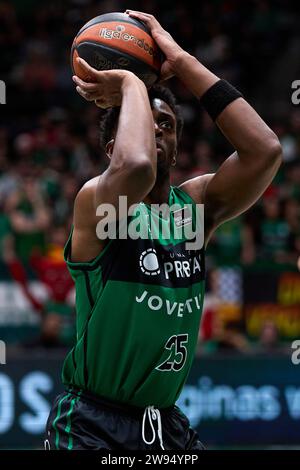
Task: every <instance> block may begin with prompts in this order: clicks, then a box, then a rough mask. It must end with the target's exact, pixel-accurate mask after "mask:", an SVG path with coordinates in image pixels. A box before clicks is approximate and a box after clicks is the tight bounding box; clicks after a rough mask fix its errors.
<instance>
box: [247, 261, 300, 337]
mask: <svg viewBox="0 0 300 470" xmlns="http://www.w3.org/2000/svg"><path fill="white" fill-rule="evenodd" d="M243 303H244V309H243V314H244V320H245V328H246V332H247V333H248V335H249V336H251V337H254V338H255V337H258V336H259V334H260V332H261V329H262V326H263V324H264V323H265V322H266V321H268V320H271V321H273V322H274V324H275V325H276V327H277V329H278V332H279V335H280V337H281V338H282V339H292V338H299V337H300V274H299V273H297V272H276V271H270V270H268V271H266V272H260V271H256V272H251V271H250V272H247V271H246V272H244V273H243Z"/></svg>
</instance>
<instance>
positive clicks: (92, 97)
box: [76, 86, 95, 101]
mask: <svg viewBox="0 0 300 470" xmlns="http://www.w3.org/2000/svg"><path fill="white" fill-rule="evenodd" d="M76 91H77V93H79V94H80V96H82V98H84V99H85V100H87V101H94V100H95V94H94V93H88V92H87V91H84V90H83V89H82V88H81V87H80V86H77V87H76Z"/></svg>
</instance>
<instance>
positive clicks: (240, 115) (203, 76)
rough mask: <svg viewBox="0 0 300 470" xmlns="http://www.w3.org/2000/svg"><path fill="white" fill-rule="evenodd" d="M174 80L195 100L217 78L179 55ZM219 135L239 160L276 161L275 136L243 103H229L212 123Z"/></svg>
mask: <svg viewBox="0 0 300 470" xmlns="http://www.w3.org/2000/svg"><path fill="white" fill-rule="evenodd" d="M175 70H176V76H177V77H178V78H179V79H180V80H181V81H183V83H184V84H185V85H186V86H187V87H188V88H189V90H190V91H191V92H192V93H193V94H194V95H195V96H196V97H197V98H201V97H202V96H203V94H204V93H205V92H206V91H207V90H208V89H209V88H210V87H211V86H213V85H214V84H215V83H216V82H217V81H219V80H220V79H219V77H217V76H216V75H215V74H213V73H212V72H211V71H210V70H208V69H207V68H206V67H205V66H204V65H202V64H201V63H200V62H199V61H198V60H197V59H196V58H195V57H193V56H191V55H190V54H187V53H183V54H181V56H180V57H179V58H178V60H177V63H176V69H175ZM216 124H217V125H218V126H219V128H220V129H221V131H222V133H223V134H224V135H225V137H226V138H227V139H228V140H229V142H230V143H231V144H232V145H233V147H234V148H235V149H236V150H237V152H238V154H239V156H240V158H247V157H248V156H249V158H253V157H254V156H255V157H258V156H263V157H264V156H265V157H266V158H268V157H271V158H277V156H278V155H280V144H279V141H278V138H277V137H276V135H275V134H274V133H273V132H272V130H271V129H270V128H269V127H268V126H267V124H266V123H265V122H264V121H263V120H262V119H261V118H260V116H259V115H258V114H257V113H256V111H255V110H254V109H253V108H252V107H251V106H250V105H249V104H248V103H247V102H246V101H245V100H244V99H243V98H239V99H236V100H234V101H233V102H232V103H230V104H229V105H228V106H227V107H226V108H225V109H224V110H223V111H222V112H221V113H220V115H219V116H218V118H217V119H216Z"/></svg>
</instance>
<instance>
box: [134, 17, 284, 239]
mask: <svg viewBox="0 0 300 470" xmlns="http://www.w3.org/2000/svg"><path fill="white" fill-rule="evenodd" d="M128 13H129V14H130V15H131V16H133V17H135V18H138V19H140V20H142V21H144V22H145V23H146V25H147V26H148V27H149V28H150V29H151V33H152V36H153V37H154V39H155V40H156V42H157V44H158V45H159V47H160V48H161V49H162V51H163V52H164V54H165V56H166V60H165V63H164V64H163V67H162V78H168V77H170V76H172V75H176V76H177V77H178V78H179V79H180V80H181V81H182V82H183V83H184V84H185V86H186V87H187V88H188V89H189V90H190V91H191V92H192V93H193V94H194V95H195V96H196V97H197V98H198V99H200V100H201V102H202V104H203V105H204V107H205V108H206V110H207V111H208V112H209V114H210V115H211V117H212V118H213V119H214V120H215V122H216V124H217V125H218V126H219V128H220V129H221V131H222V132H223V134H224V136H225V137H226V138H227V139H228V140H229V141H230V143H231V144H232V145H233V147H234V148H235V149H236V152H234V153H233V154H232V155H231V156H230V157H229V158H227V160H226V161H225V162H224V163H223V164H222V165H221V166H220V168H219V169H218V171H217V172H216V173H215V174H213V175H204V176H199V177H196V178H194V179H192V180H190V181H188V182H186V183H184V184H183V185H182V187H183V189H185V190H186V191H187V192H189V193H190V194H191V196H192V197H193V198H194V199H195V200H196V201H197V202H202V203H204V204H205V214H206V229H205V231H206V239H208V237H209V235H210V233H211V232H212V231H213V230H214V229H215V228H216V227H217V226H218V225H219V224H220V223H222V222H223V221H225V220H227V219H229V218H231V217H234V216H236V215H238V214H240V213H241V212H243V211H244V210H246V209H247V208H248V207H250V206H251V205H252V204H253V203H254V202H255V201H256V200H257V199H258V198H259V197H260V196H261V194H262V193H263V192H264V190H265V189H266V188H267V187H268V185H269V184H270V182H271V181H272V179H273V178H274V176H275V174H276V172H277V170H278V168H279V166H280V163H281V146H280V143H279V140H278V138H277V136H276V135H275V134H274V133H273V132H272V130H271V129H270V128H269V127H268V126H267V124H266V123H265V122H264V121H263V120H262V119H261V118H260V116H259V115H258V114H257V113H256V112H255V110H254V109H253V108H252V107H251V106H250V105H249V104H248V103H247V102H246V101H245V99H243V97H242V96H241V95H240V94H239V93H238V92H237V90H235V89H234V88H233V87H231V86H230V85H229V84H228V83H227V82H225V81H224V80H220V79H219V78H218V77H217V76H216V75H214V74H213V73H212V72H210V71H209V70H208V69H207V68H206V67H204V66H203V65H202V64H201V63H200V62H199V61H198V60H197V59H196V58H195V57H193V56H191V55H190V54H188V53H187V52H185V51H184V50H183V49H182V48H181V47H180V46H179V45H178V44H177V43H176V42H175V41H174V39H173V38H172V37H171V36H170V34H169V33H168V32H167V31H165V30H164V29H163V28H162V27H161V25H160V24H159V23H158V21H157V20H156V19H155V18H154V17H153V16H152V15H148V14H145V13H141V12H132V11H131V10H130V11H128Z"/></svg>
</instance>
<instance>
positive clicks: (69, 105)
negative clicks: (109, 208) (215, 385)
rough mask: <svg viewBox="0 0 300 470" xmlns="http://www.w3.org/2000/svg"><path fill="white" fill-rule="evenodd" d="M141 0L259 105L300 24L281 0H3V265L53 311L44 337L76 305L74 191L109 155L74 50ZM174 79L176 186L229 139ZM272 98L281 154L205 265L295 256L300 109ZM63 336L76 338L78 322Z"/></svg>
mask: <svg viewBox="0 0 300 470" xmlns="http://www.w3.org/2000/svg"><path fill="white" fill-rule="evenodd" d="M141 5H142V6H143V10H144V11H147V12H151V13H153V14H154V15H156V16H157V18H158V20H159V21H160V22H161V23H162V25H163V26H164V27H165V28H166V29H167V30H168V31H169V32H170V33H171V34H172V35H173V36H174V38H175V39H176V40H177V41H178V42H179V43H180V44H181V45H182V46H183V47H184V48H186V49H187V50H188V51H189V52H190V53H192V54H194V55H196V57H197V58H198V59H199V60H201V61H203V62H204V63H205V64H206V65H207V66H208V67H210V68H211V69H212V70H213V71H214V72H215V73H217V74H218V75H220V76H222V77H223V78H225V79H227V80H229V81H230V82H231V83H233V84H234V85H235V86H237V88H239V89H240V90H241V91H242V92H243V93H244V94H245V97H246V98H247V99H249V101H250V103H251V102H253V103H257V104H258V105H260V104H261V103H260V102H259V101H258V102H257V99H258V98H257V88H258V83H259V89H260V92H262V91H263V90H264V89H267V88H268V86H269V83H268V79H267V78H266V77H267V74H266V70H267V71H268V73H269V72H270V70H272V67H275V66H276V63H277V62H278V60H279V59H280V58H281V57H282V56H284V54H285V52H286V50H287V48H288V47H289V44H290V41H292V39H293V38H294V36H295V35H297V34H298V29H297V28H298V26H297V24H296V21H295V15H294V6H293V2H290V5H289V7H287V6H286V4H285V2H283V1H277V2H276V1H275V2H271V1H267V0H265V1H264V0H259V1H249V2H247V1H245V2H238V1H235V0H231V1H230V0H228V1H208V0H204V1H202V2H198V4H196V5H195V6H193V8H192V9H191V8H189V6H188V5H186V4H185V3H184V2H182V1H172V2H171V1H164V2H158V0H144V1H143V2H142V3H140V2H137V1H129V0H128V1H127V2H124V1H117V0H104V1H92V0H73V1H66V2H59V1H53V0H52V1H49V2H47V3H41V2H38V1H37V0H29V1H26V2H22V1H21V0H15V1H5V0H4V1H2V2H1V3H0V54H1V61H0V78H1V79H3V80H5V82H6V84H7V104H6V105H5V106H2V107H1V117H0V264H1V263H2V265H5V266H6V269H8V272H9V275H10V276H12V277H13V278H14V279H15V280H16V281H17V282H19V283H20V284H21V285H22V288H23V289H24V292H25V293H26V295H27V296H28V298H29V299H30V301H31V303H32V305H33V306H34V308H35V309H36V311H38V312H45V311H47V312H48V315H46V316H45V315H42V318H43V322H44V323H43V328H44V329H45V338H46V339H45V338H44V339H42V340H41V341H42V342H43V341H44V343H45V342H46V343H47V342H48V343H49V344H50V345H51V344H52V342H53V343H54V344H57V342H58V340H57V338H58V336H59V335H60V334H61V330H62V329H63V328H64V325H65V323H64V322H62V320H61V319H62V318H64V317H65V316H66V317H67V316H68V315H69V313H70V311H69V309H68V308H67V307H66V303H65V299H66V297H67V295H68V293H69V291H70V288H71V285H70V279H69V277H68V273H67V272H66V268H65V265H64V263H63V256H62V250H63V246H64V244H65V242H66V239H67V237H68V233H69V231H70V227H71V223H72V210H73V202H74V198H75V195H76V193H77V192H78V190H79V189H80V187H81V186H82V185H83V183H84V182H85V181H87V180H88V179H90V178H92V177H94V176H96V175H98V174H99V173H101V172H102V171H103V170H104V169H105V168H106V166H107V163H108V162H107V158H106V156H105V154H104V152H103V151H102V150H101V149H100V146H99V121H100V119H101V110H100V109H99V108H97V107H96V106H95V105H94V104H87V103H86V102H84V101H83V100H82V98H81V97H80V96H79V95H77V93H76V92H75V89H74V84H73V82H72V80H71V76H72V73H71V68H70V61H69V55H70V48H71V45H72V41H73V38H74V36H75V35H76V33H77V32H78V30H79V29H80V27H81V26H82V25H83V24H84V23H85V22H86V21H88V20H89V19H91V18H92V17H94V16H97V15H99V14H102V13H106V12H111V11H124V10H125V9H126V8H131V9H137V10H139V9H141V8H142V7H141ZM295 8H296V6H295ZM296 78H297V77H296ZM298 78H299V77H298ZM169 86H170V88H171V89H172V90H173V92H174V93H175V94H176V96H177V99H178V102H179V103H180V104H181V105H182V109H183V114H184V118H185V127H184V133H183V138H182V142H181V144H180V149H179V155H178V162H177V167H176V168H175V170H174V171H173V174H172V184H174V185H177V184H180V183H181V182H182V181H184V180H186V179H188V178H191V177H193V176H196V175H201V174H203V173H212V172H214V171H215V170H216V169H217V168H218V166H219V165H220V164H221V163H222V161H223V160H224V159H225V158H226V157H227V156H228V155H229V154H230V153H231V152H232V151H233V149H232V148H231V146H230V144H229V143H228V142H227V141H226V140H225V139H224V137H223V136H222V135H221V133H220V132H219V131H218V129H217V128H216V126H215V125H214V124H213V122H212V121H211V120H210V118H209V117H208V116H207V114H206V113H205V112H204V111H203V110H202V109H201V108H200V105H199V103H198V102H197V100H196V99H195V97H193V96H192V95H191V94H190V93H189V92H188V91H187V90H186V89H185V88H184V87H183V85H182V84H180V83H179V82H178V81H176V79H171V81H170V83H169ZM273 98H274V100H273V102H272V105H271V106H268V107H265V108H263V107H262V106H261V111H262V113H263V117H264V118H266V120H267V122H268V124H269V125H270V126H271V127H272V128H273V130H274V131H275V132H276V134H277V135H278V136H279V138H280V141H281V144H282V146H283V152H284V164H283V165H282V167H281V169H280V171H279V173H278V175H277V176H276V179H275V180H274V182H273V183H272V185H271V186H270V187H269V188H268V190H267V191H266V192H265V194H264V195H263V196H262V197H261V199H260V200H259V202H258V203H257V204H256V206H255V207H254V208H252V209H251V210H250V211H248V212H247V213H246V215H244V216H242V217H239V218H237V219H235V220H233V221H229V222H228V223H226V224H224V225H223V226H222V227H220V228H219V229H218V231H217V232H216V233H215V235H214V237H213V239H212V241H211V244H210V247H209V250H208V267H209V269H212V270H214V269H217V267H218V266H224V265H225V266H236V265H238V266H249V265H253V264H268V265H271V266H272V264H276V265H278V264H284V265H291V266H295V265H296V261H297V258H298V256H299V253H300V224H299V215H300V159H299V154H300V110H298V109H297V108H292V106H290V108H289V112H288V113H285V112H283V113H282V112H281V111H282V110H279V109H277V107H276V97H275V96H274V97H273ZM288 99H289V98H288V97H287V100H288ZM253 184H255V182H253ZM28 266H29V268H28ZM28 269H30V270H32V271H34V273H35V275H36V276H37V277H38V278H39V279H40V280H41V281H42V282H44V283H45V284H47V286H48V288H49V289H50V291H51V302H49V305H47V306H45V305H40V304H39V301H38V300H37V299H35V298H33V297H32V294H31V293H30V290H29V289H28V288H27V275H28ZM45 319H46V320H45ZM49 319H50V320H49ZM267 326H268V325H267ZM216 328H217V327H216ZM266 330H267V332H266V333H265V334H266V335H267V334H268V332H269V330H268V329H267V327H266ZM64 331H65V330H64ZM62 337H63V338H65V337H72V332H71V333H70V335H69V336H68V334H66V335H65V336H64V335H63V334H62ZM62 341H63V340H62ZM237 341H238V338H237ZM233 344H235V343H234V342H233ZM239 344H240V343H239Z"/></svg>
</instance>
